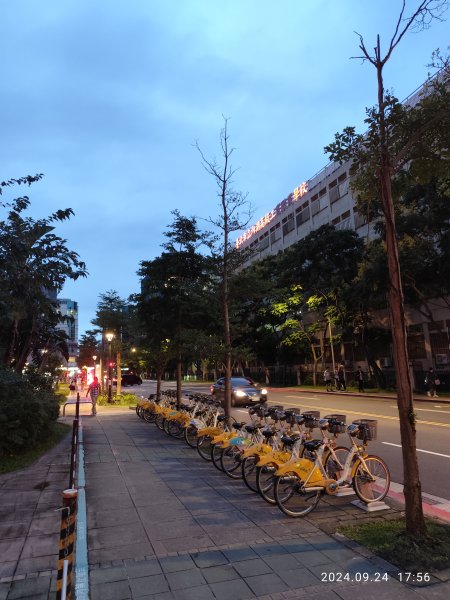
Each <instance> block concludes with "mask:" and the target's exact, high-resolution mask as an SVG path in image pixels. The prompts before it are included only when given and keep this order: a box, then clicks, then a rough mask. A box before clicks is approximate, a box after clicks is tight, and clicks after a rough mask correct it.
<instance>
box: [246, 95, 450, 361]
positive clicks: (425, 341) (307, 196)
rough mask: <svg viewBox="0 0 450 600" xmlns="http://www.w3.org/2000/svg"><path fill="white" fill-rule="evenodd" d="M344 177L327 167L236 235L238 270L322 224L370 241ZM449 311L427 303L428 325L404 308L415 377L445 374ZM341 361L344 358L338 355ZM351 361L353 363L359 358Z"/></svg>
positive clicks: (343, 168) (388, 356)
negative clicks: (432, 371) (244, 256)
mask: <svg viewBox="0 0 450 600" xmlns="http://www.w3.org/2000/svg"><path fill="white" fill-rule="evenodd" d="M419 93H420V90H419V91H416V92H415V93H414V94H412V95H411V96H410V98H408V99H407V100H406V102H408V103H409V104H415V103H416V102H417V99H418V97H419ZM349 171H350V162H346V163H344V164H342V165H339V164H338V163H329V164H328V165H326V166H325V167H324V168H323V169H322V170H321V171H319V172H318V173H316V174H315V175H314V176H313V177H311V178H310V179H308V180H306V181H304V182H302V183H301V184H300V185H299V186H298V187H297V188H295V189H294V190H293V191H292V192H291V193H290V194H289V195H288V196H287V197H286V198H285V199H284V200H282V201H281V202H279V203H278V204H277V205H276V207H275V208H274V209H273V210H272V211H270V212H269V213H267V214H266V215H264V216H263V217H262V218H261V219H259V220H258V221H257V222H256V223H255V224H254V225H253V226H252V227H250V228H249V229H248V230H247V231H246V232H245V233H244V234H243V235H241V236H240V237H239V238H238V239H237V241H236V246H237V248H239V249H243V250H244V249H246V248H249V249H250V250H251V252H250V253H249V258H248V260H247V263H246V264H245V265H244V267H248V266H250V265H251V264H252V263H254V262H256V261H258V260H262V259H264V258H265V257H267V256H269V255H273V254H277V253H278V252H280V251H281V252H282V251H284V250H286V249H287V248H289V246H291V245H293V244H295V243H296V242H298V241H300V240H302V239H303V238H305V237H306V236H307V235H308V234H309V233H311V232H312V231H314V230H316V229H318V228H319V227H321V226H322V225H324V224H331V225H334V226H335V227H336V228H337V229H353V230H355V231H356V232H357V233H358V234H359V235H360V236H361V237H363V238H370V237H372V236H373V224H371V223H367V221H366V220H365V218H364V217H363V216H362V215H361V214H359V213H358V212H357V210H356V207H355V200H354V198H353V196H352V191H351V188H350V173H349ZM449 306H450V304H449V303H448V302H445V301H444V300H442V299H441V300H440V299H435V300H433V307H434V310H433V321H432V322H430V321H429V320H427V319H426V318H425V317H424V315H423V314H422V313H421V312H420V311H417V310H413V309H409V308H408V307H406V309H405V313H406V319H407V325H408V345H409V356H410V359H411V365H412V367H413V368H414V369H416V370H418V371H421V370H426V369H428V368H429V367H430V366H433V367H434V368H437V369H450V334H449V329H450V310H449ZM379 322H380V324H383V325H384V326H385V327H386V328H390V324H389V315H388V314H387V313H386V314H384V315H381V314H380V315H379ZM343 355H345V358H347V352H344V349H343ZM356 360H358V362H359V361H360V360H361V358H359V359H356ZM348 362H349V363H350V362H352V361H351V359H350V360H349V361H348ZM353 362H354V361H353ZM379 362H380V366H381V367H385V368H389V367H392V352H391V349H386V350H385V352H384V356H380V357H379Z"/></svg>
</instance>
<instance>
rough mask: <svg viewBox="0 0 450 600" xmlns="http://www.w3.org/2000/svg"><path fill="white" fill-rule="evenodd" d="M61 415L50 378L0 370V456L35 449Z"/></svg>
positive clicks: (29, 373) (33, 373) (0, 368)
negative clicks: (0, 433)
mask: <svg viewBox="0 0 450 600" xmlns="http://www.w3.org/2000/svg"><path fill="white" fill-rule="evenodd" d="M58 414H59V396H58V395H57V394H56V393H55V392H54V391H53V390H52V380H51V378H48V377H45V376H43V375H41V374H39V373H36V372H35V371H29V372H28V373H26V374H21V373H16V372H14V371H11V370H10V369H7V368H5V367H0V430H1V432H2V435H1V437H0V456H12V455H14V454H17V453H20V452H22V451H24V450H28V449H30V448H33V447H34V446H36V444H38V443H39V442H41V441H42V440H43V439H44V438H45V437H47V436H48V435H49V434H50V431H51V428H52V424H53V423H54V422H55V421H56V419H57V418H58Z"/></svg>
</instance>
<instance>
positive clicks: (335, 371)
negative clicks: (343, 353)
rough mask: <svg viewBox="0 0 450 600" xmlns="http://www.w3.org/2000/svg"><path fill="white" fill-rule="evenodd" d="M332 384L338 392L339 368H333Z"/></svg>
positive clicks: (339, 387)
mask: <svg viewBox="0 0 450 600" xmlns="http://www.w3.org/2000/svg"><path fill="white" fill-rule="evenodd" d="M334 386H335V388H336V391H338V392H339V391H340V390H341V384H340V383H339V369H338V368H337V367H336V368H335V369H334Z"/></svg>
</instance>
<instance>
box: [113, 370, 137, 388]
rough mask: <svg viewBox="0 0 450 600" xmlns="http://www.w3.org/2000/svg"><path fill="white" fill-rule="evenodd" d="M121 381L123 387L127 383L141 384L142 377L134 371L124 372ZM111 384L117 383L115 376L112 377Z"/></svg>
mask: <svg viewBox="0 0 450 600" xmlns="http://www.w3.org/2000/svg"><path fill="white" fill-rule="evenodd" d="M121 381H122V385H123V386H124V387H125V386H127V385H141V383H142V379H141V378H140V377H139V375H135V374H134V373H124V374H123V375H122V379H121ZM113 385H117V377H114V378H113Z"/></svg>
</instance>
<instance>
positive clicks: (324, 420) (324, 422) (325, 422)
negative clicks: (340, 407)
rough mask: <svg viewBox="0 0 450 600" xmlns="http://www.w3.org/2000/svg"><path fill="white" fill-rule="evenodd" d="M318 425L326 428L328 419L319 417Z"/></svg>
mask: <svg viewBox="0 0 450 600" xmlns="http://www.w3.org/2000/svg"><path fill="white" fill-rule="evenodd" d="M319 427H320V429H328V419H320V421H319Z"/></svg>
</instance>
